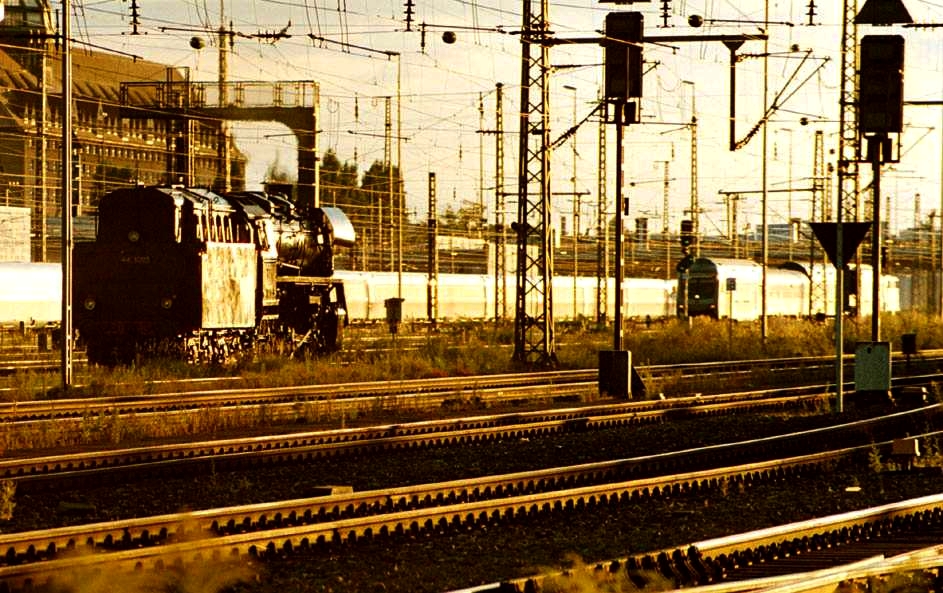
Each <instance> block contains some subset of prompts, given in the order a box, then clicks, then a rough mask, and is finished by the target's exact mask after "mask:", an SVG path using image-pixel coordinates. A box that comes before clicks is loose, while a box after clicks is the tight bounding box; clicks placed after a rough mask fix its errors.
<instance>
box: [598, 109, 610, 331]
mask: <svg viewBox="0 0 943 593" xmlns="http://www.w3.org/2000/svg"><path fill="white" fill-rule="evenodd" d="M599 100H600V101H602V100H603V98H602V96H601V95H600V97H599ZM606 125H607V124H606V118H605V117H600V118H599V144H598V146H597V151H598V160H597V171H598V173H597V179H596V182H597V186H596V191H597V192H598V194H599V195H598V200H597V202H598V204H597V207H596V323H597V324H599V325H604V324H605V323H606V317H608V316H609V207H608V204H609V198H608V192H607V191H606V189H607V184H606V168H607V166H606V153H607V146H606Z"/></svg>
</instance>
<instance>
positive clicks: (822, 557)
mask: <svg viewBox="0 0 943 593" xmlns="http://www.w3.org/2000/svg"><path fill="white" fill-rule="evenodd" d="M941 567H943V494H933V495H929V496H923V497H919V498H915V499H910V500H904V501H900V502H895V503H890V504H886V505H881V506H878V507H872V508H868V509H863V510H859V511H852V512H847V513H841V514H838V515H831V516H825V517H818V518H815V519H811V520H807V521H799V522H795V523H790V524H786V525H781V526H776V527H770V528H765V529H760V530H757V531H751V532H746V533H740V534H735V535H731V536H725V537H720V538H714V539H710V540H704V541H700V542H695V543H692V544H690V545H687V546H684V547H678V548H671V549H667V550H661V551H658V552H654V553H650V554H644V555H638V556H632V557H627V558H620V559H618V560H614V561H609V562H605V563H598V564H596V565H595V566H594V567H593V571H594V572H596V573H597V575H596V578H599V574H600V573H601V574H607V575H609V577H610V578H611V576H612V575H613V574H615V573H620V572H621V573H622V574H631V573H644V572H650V573H652V572H653V573H660V574H661V575H662V576H664V577H665V578H667V579H668V580H669V581H670V582H673V583H674V585H675V586H676V587H678V588H681V587H683V588H684V591H685V592H687V593H747V592H751V591H764V592H765V593H801V592H803V591H822V590H873V586H874V584H875V583H876V582H881V581H884V582H886V581H887V580H888V579H889V578H890V577H891V576H892V575H899V574H901V573H910V574H911V577H912V578H913V579H914V580H913V581H902V582H911V583H922V584H923V585H924V586H923V587H922V588H917V589H905V590H936V589H935V587H934V585H938V584H939V577H938V576H937V575H938V571H939V569H940V568H941ZM922 571H931V572H930V573H922ZM914 573H917V574H914ZM921 573H922V574H921ZM585 576H586V575H579V574H572V573H571V574H559V575H554V580H556V581H557V583H560V582H566V581H568V580H575V579H578V578H580V577H584V578H585ZM534 581H535V579H520V580H517V581H514V582H504V583H493V584H489V585H485V586H481V587H474V588H471V589H466V590H465V593H489V592H494V593H498V592H501V593H508V592H516V591H527V590H533V588H534V586H535V582H534ZM858 587H860V588H858ZM889 590H897V589H889Z"/></svg>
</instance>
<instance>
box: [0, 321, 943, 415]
mask: <svg viewBox="0 0 943 593" xmlns="http://www.w3.org/2000/svg"><path fill="white" fill-rule="evenodd" d="M833 331H834V325H833V323H832V322H831V321H826V322H823V323H816V322H813V321H804V320H796V319H779V318H770V320H769V326H768V333H767V339H766V341H765V343H764V341H763V339H762V336H761V335H760V326H759V323H756V322H743V323H736V322H734V323H729V322H727V321H712V320H708V319H703V318H697V319H694V320H691V322H690V323H687V322H681V321H676V320H671V321H667V322H664V323H662V324H658V325H656V326H654V327H653V328H652V329H650V330H649V329H646V328H644V326H641V325H639V326H629V327H627V329H626V332H625V337H624V347H625V348H626V349H627V350H630V351H631V352H632V361H633V364H635V365H636V366H646V365H658V364H661V365H665V364H680V363H689V362H710V361H721V360H746V359H757V358H767V357H770V358H778V357H790V356H827V355H830V354H832V353H833V352H834V344H833V337H832V336H833ZM513 333H514V327H513V324H512V323H510V322H508V323H505V324H502V325H500V326H495V325H494V324H471V323H469V324H466V325H454V326H450V327H449V329H448V331H447V332H445V331H443V332H442V333H432V332H430V333H429V334H428V336H427V338H426V339H425V341H422V340H420V344H419V345H418V346H417V345H416V342H415V341H414V340H413V341H410V342H406V341H402V343H401V345H400V344H399V343H397V342H394V341H392V340H391V339H390V336H389V335H388V334H383V333H382V332H377V333H376V334H375V335H373V336H369V337H370V338H372V339H370V340H366V339H359V338H357V337H354V338H352V339H351V338H348V340H347V348H346V349H345V351H344V352H342V353H338V354H335V355H332V356H328V357H324V358H319V359H309V360H289V359H286V358H283V357H277V356H274V355H259V356H257V357H255V358H252V359H248V360H243V361H242V362H240V363H238V364H235V365H232V366H230V367H227V368H220V367H203V366H195V365H188V364H185V363H183V362H181V361H175V360H165V359H158V360H149V361H145V362H143V363H142V364H140V365H136V366H132V367H119V368H116V369H102V368H93V369H90V370H89V371H88V372H87V373H85V374H82V375H81V376H79V377H77V379H76V383H81V384H82V387H80V388H77V389H73V391H72V392H70V393H69V396H70V397H96V396H110V395H119V394H127V393H153V392H157V391H160V390H166V389H167V387H166V386H162V385H161V382H162V381H168V380H173V379H186V378H198V377H208V376H216V377H218V376H220V375H231V376H234V377H239V378H240V379H241V381H242V382H243V384H245V385H248V386H250V387H278V386H288V385H299V384H333V383H350V382H362V381H384V380H406V379H418V378H431V377H445V376H468V375H478V374H492V373H507V372H515V371H518V370H521V369H520V367H519V365H517V364H516V363H515V361H514V360H513V348H512V347H511V345H510V344H511V342H512V341H513ZM882 333H883V336H884V339H885V340H887V341H889V342H891V344H892V348H893V349H894V350H897V351H899V350H900V336H901V335H902V334H904V333H916V334H917V344H918V347H919V348H920V349H929V348H941V347H943V323H941V321H940V319H938V318H935V317H928V316H923V315H918V314H900V315H888V316H886V317H884V318H883V319H882ZM869 339H870V322H869V320H868V319H867V318H863V319H861V320H849V321H848V322H847V323H846V324H845V340H844V342H845V343H844V350H845V352H849V353H851V352H854V349H855V344H856V343H857V342H858V341H867V340H869ZM555 343H556V345H557V348H556V354H557V359H558V363H559V366H560V368H565V369H585V368H595V367H596V366H597V365H598V351H599V350H601V349H611V348H612V330H611V328H604V329H593V328H591V327H585V326H584V327H574V328H572V329H569V328H566V327H561V328H559V329H558V330H557V331H556V334H555ZM667 381H668V383H670V378H669V379H668V380H667ZM58 383H59V380H58V378H57V377H56V376H55V375H48V374H34V373H21V374H19V375H17V376H16V377H15V378H14V379H13V382H12V389H10V390H9V391H7V392H6V395H5V396H4V397H5V399H6V400H7V401H25V400H29V399H37V398H56V397H61V396H62V394H61V393H60V391H59V387H58Z"/></svg>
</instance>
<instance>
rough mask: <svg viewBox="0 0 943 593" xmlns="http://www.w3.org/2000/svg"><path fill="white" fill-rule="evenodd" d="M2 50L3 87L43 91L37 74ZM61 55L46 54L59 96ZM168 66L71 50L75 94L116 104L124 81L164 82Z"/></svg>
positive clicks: (176, 76)
mask: <svg viewBox="0 0 943 593" xmlns="http://www.w3.org/2000/svg"><path fill="white" fill-rule="evenodd" d="M12 53H13V52H9V53H8V52H6V51H0V88H6V89H15V90H21V91H35V92H38V91H40V81H39V80H38V77H37V76H36V75H34V74H32V73H31V72H29V71H28V70H27V69H26V68H24V67H23V65H22V64H20V63H19V62H17V60H16V59H15V58H14V57H13V55H11V54H12ZM61 57H62V54H61V52H57V51H50V52H49V53H47V60H46V72H47V78H46V92H47V93H49V94H50V95H59V94H61V92H62V75H61V72H62V59H61ZM167 71H168V67H167V66H165V65H163V64H157V63H155V62H150V61H148V60H142V59H134V58H132V57H130V56H123V55H116V54H108V53H104V52H99V51H90V50H83V49H77V48H74V49H73V50H72V94H73V96H74V97H75V98H76V99H85V100H97V101H104V102H108V103H115V104H117V103H118V102H119V101H120V95H121V83H122V82H161V81H165V80H167ZM171 74H172V80H177V81H179V80H183V79H184V78H183V76H182V75H181V73H180V72H179V71H178V70H176V69H172V70H171ZM152 89H153V87H146V88H145V89H138V88H136V89H135V92H136V94H137V95H138V96H135V93H132V94H131V96H130V97H129V99H130V102H131V103H138V102H139V100H142V99H146V98H147V97H145V96H144V95H145V94H146V93H147V92H148V91H149V90H152Z"/></svg>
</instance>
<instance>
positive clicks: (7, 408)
mask: <svg viewBox="0 0 943 593" xmlns="http://www.w3.org/2000/svg"><path fill="white" fill-rule="evenodd" d="M940 352H941V353H943V351H940ZM941 356H943V354H941ZM832 360H833V359H831V358H829V357H792V358H779V359H765V360H749V361H724V362H707V363H692V364H685V365H657V366H648V367H639V371H640V373H642V374H643V376H646V377H649V378H651V379H657V378H664V377H672V376H677V377H682V378H684V377H697V376H710V377H711V378H712V380H715V379H718V378H720V377H722V376H723V375H724V374H746V373H750V372H757V371H767V370H768V371H772V372H780V371H783V372H785V371H790V370H791V371H795V370H802V371H803V372H806V373H808V372H810V371H812V370H814V369H816V368H818V369H819V370H822V371H828V370H830V369H831V367H830V366H829V365H830V364H833V363H832ZM938 362H939V361H938V360H937V359H935V358H927V357H925V356H924V357H920V359H919V360H918V361H915V362H913V365H914V366H918V365H921V368H925V367H926V366H927V365H930V366H934V365H936V364H937V363H938ZM895 364H903V363H901V362H900V361H895ZM937 366H938V365H937ZM597 374H598V372H597V370H595V369H582V370H566V371H547V372H541V373H524V374H501V375H478V376H474V377H462V378H455V377H440V378H434V379H411V380H401V381H371V382H360V383H345V384H330V385H302V386H293V387H274V388H273V387H267V388H245V387H235V388H229V389H209V390H207V389H202V390H192V391H185V392H180V391H177V392H167V393H161V394H140V395H127V396H112V397H95V398H71V399H55V400H29V401H15V402H5V403H0V421H3V420H7V421H9V420H23V419H44V418H57V417H63V418H65V417H83V416H87V415H89V414H95V413H101V412H107V413H114V412H116V411H117V412H132V411H134V412H149V411H157V410H173V409H198V408H202V407H206V406H208V405H215V406H224V405H236V404H252V403H257V404H270V405H271V404H277V403H279V402H292V403H298V402H301V403H305V402H311V401H321V400H330V401H339V400H342V399H347V398H358V397H369V396H377V397H379V396H393V395H402V394H418V393H435V392H452V393H453V395H454V396H455V397H458V398H461V397H462V396H463V395H467V394H474V392H476V391H477V390H482V389H496V388H499V387H507V388H511V387H516V386H526V385H534V384H544V385H559V384H563V383H592V382H595V381H596V380H597ZM234 380H238V379H237V378H221V379H206V378H204V379H195V380H188V381H187V383H188V384H191V385H194V384H195V385H205V384H206V383H208V382H213V381H225V382H232V381H234ZM178 383H179V382H175V381H169V382H150V383H148V385H149V386H152V387H154V388H159V387H161V386H162V387H167V386H168V385H173V384H178ZM0 391H2V390H0Z"/></svg>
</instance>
